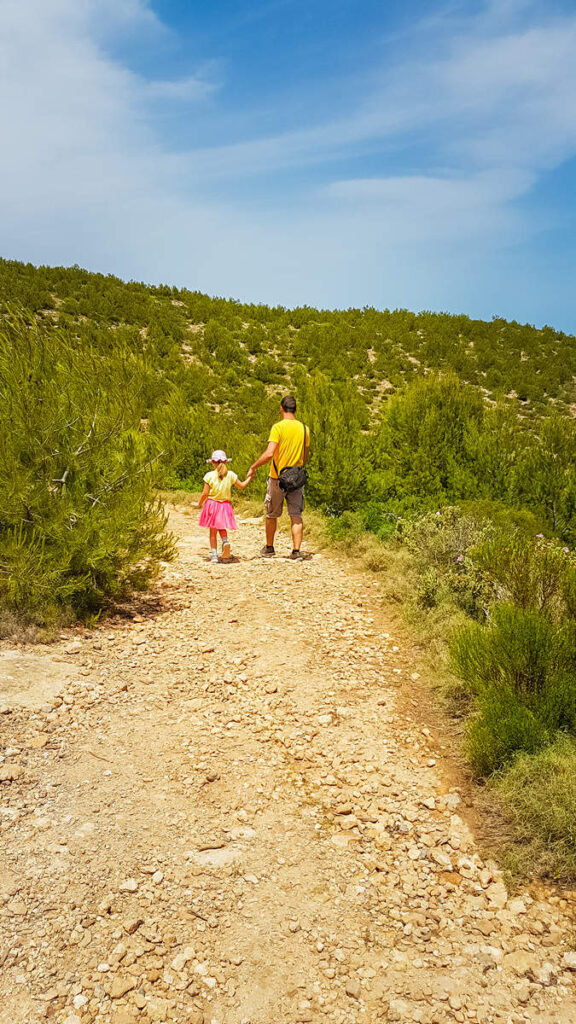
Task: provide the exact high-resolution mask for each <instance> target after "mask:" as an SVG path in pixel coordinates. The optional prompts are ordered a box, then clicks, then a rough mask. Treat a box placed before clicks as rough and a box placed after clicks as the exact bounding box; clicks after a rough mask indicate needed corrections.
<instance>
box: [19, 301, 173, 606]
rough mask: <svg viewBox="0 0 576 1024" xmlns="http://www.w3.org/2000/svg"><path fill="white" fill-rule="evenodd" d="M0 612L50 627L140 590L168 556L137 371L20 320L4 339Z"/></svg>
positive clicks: (131, 361) (121, 355) (121, 358)
mask: <svg viewBox="0 0 576 1024" xmlns="http://www.w3.org/2000/svg"><path fill="white" fill-rule="evenodd" d="M0 402H1V404H2V412H3V415H2V417H0V450H1V451H2V460H0V605H2V606H4V607H5V608H8V609H13V610H15V611H16V612H17V613H18V614H19V615H20V617H21V618H22V619H25V618H28V619H33V620H35V621H37V622H47V621H51V620H54V619H57V618H58V616H59V614H60V613H61V612H63V611H64V610H65V609H69V608H72V609H74V610H75V611H76V612H77V613H82V614H86V613H93V612H94V611H97V610H98V608H99V607H101V606H102V604H103V602H105V601H106V600H107V599H108V598H110V597H112V596H117V595H120V594H123V593H126V592H127V591H128V590H129V589H130V588H131V587H134V586H144V585H145V583H146V581H147V580H148V579H149V577H150V576H151V575H152V574H153V573H154V572H155V571H156V569H157V567H158V563H159V560H160V559H164V558H168V557H170V555H171V551H172V545H171V541H170V539H169V538H168V537H167V536H166V534H165V517H164V514H163V511H162V509H161V507H160V505H159V504H158V502H157V501H156V500H155V499H154V498H153V497H152V493H153V492H152V488H153V484H154V472H155V464H156V456H157V455H158V452H157V450H156V449H155V446H154V444H153V442H152V441H151V440H150V439H149V438H148V437H147V436H146V435H145V434H144V433H142V432H141V430H140V418H141V397H140V365H139V362H138V360H137V359H135V358H134V357H131V356H130V355H129V354H127V353H125V352H123V351H122V350H119V351H117V352H115V351H113V350H112V352H111V354H110V355H99V354H98V353H95V352H87V351H85V350H80V351H78V350H77V349H76V348H75V347H74V346H73V345H71V344H70V343H69V342H68V341H67V339H66V338H64V337H63V336H62V335H61V334H59V333H58V332H56V331H54V330H51V331H44V330H42V329H41V328H39V327H38V325H37V324H36V322H35V321H34V320H30V319H27V318H26V317H25V316H23V315H15V316H13V317H12V319H7V320H5V321H4V323H3V325H2V330H1V331H0Z"/></svg>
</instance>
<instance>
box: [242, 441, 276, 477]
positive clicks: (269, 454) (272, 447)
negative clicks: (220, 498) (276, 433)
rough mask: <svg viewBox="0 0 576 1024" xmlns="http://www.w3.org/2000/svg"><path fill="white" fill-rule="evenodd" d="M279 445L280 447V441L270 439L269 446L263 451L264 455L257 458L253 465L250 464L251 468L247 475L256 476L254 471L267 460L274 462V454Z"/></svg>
mask: <svg viewBox="0 0 576 1024" xmlns="http://www.w3.org/2000/svg"><path fill="white" fill-rule="evenodd" d="M277 447H278V442H277V441H269V442H268V447H267V449H266V451H265V452H262V455H261V456H260V458H259V459H256V462H253V463H252V465H251V466H250V469H249V470H248V472H247V474H246V476H254V473H255V472H256V470H257V469H259V468H260V466H263V465H264V464H265V463H266V462H272V459H273V458H274V456H275V454H276V449H277Z"/></svg>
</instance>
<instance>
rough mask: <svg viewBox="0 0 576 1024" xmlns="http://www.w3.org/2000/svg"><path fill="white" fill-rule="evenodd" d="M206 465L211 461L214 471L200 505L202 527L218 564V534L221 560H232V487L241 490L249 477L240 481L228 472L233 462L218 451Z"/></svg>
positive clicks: (207, 478) (209, 476)
mask: <svg viewBox="0 0 576 1024" xmlns="http://www.w3.org/2000/svg"><path fill="white" fill-rule="evenodd" d="M206 462H211V463H212V466H213V469H212V471H211V472H210V473H206V476H205V477H204V490H203V491H202V496H201V498H200V501H199V502H198V508H201V509H202V511H201V513H200V519H199V521H198V522H199V525H200V526H207V527H208V529H209V530H210V561H211V562H217V561H218V534H220V536H221V538H222V557H223V558H225V559H228V558H230V541H229V540H228V530H237V529H238V527H237V525H236V519H235V518H234V510H233V508H232V503H231V501H230V495H231V494H232V485H233V484H234V485H235V486H236V487H239V488H240V489H241V490H242V491H243V490H244V488H245V487H248V484H249V483H250V478H249V479H247V480H244V481H243V482H242V481H240V480H239V479H238V477H237V475H236V473H232V472H230V471H229V469H228V465H227V464H228V463H229V462H231V459H227V458H226V452H223V451H222V450H221V449H220V448H218V449H217V450H216V451H215V452H212V455H211V457H210V458H209V459H206Z"/></svg>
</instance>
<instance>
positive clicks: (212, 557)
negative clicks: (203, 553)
mask: <svg viewBox="0 0 576 1024" xmlns="http://www.w3.org/2000/svg"><path fill="white" fill-rule="evenodd" d="M210 561H211V562H217V561H218V552H217V551H211V552H210Z"/></svg>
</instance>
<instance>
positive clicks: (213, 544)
mask: <svg viewBox="0 0 576 1024" xmlns="http://www.w3.org/2000/svg"><path fill="white" fill-rule="evenodd" d="M210 561H212V562H217V561H218V530H213V529H212V528H211V529H210Z"/></svg>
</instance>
